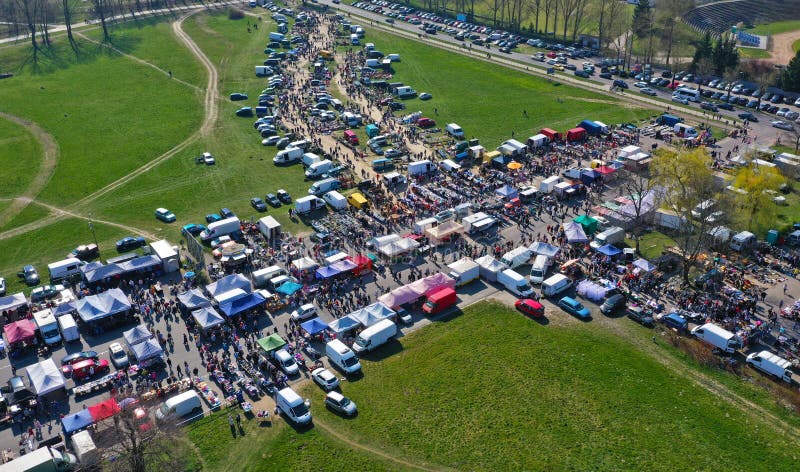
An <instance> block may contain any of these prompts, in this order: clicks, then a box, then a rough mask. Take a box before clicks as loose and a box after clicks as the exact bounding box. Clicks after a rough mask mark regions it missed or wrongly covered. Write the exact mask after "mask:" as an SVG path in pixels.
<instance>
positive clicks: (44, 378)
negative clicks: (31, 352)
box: [27, 359, 67, 396]
mask: <svg viewBox="0 0 800 472" xmlns="http://www.w3.org/2000/svg"><path fill="white" fill-rule="evenodd" d="M27 373H28V380H30V382H31V386H32V387H33V390H34V391H35V392H36V395H38V396H42V395H46V394H48V393H51V392H55V391H56V390H59V389H65V388H66V386H67V381H66V379H65V378H64V374H62V373H61V369H59V368H58V367H57V366H56V363H55V362H53V359H45V360H43V361H42V362H39V363H38V364H33V365H32V366H30V367H28V369H27Z"/></svg>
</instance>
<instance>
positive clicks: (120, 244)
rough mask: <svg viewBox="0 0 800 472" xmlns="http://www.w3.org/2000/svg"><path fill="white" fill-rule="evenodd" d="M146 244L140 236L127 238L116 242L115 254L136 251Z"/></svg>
mask: <svg viewBox="0 0 800 472" xmlns="http://www.w3.org/2000/svg"><path fill="white" fill-rule="evenodd" d="M145 244H147V241H145V239H144V238H143V237H141V236H128V237H125V238H122V239H120V240H119V241H117V243H116V246H117V252H128V251H133V250H134V249H138V248H140V247H142V246H144V245H145Z"/></svg>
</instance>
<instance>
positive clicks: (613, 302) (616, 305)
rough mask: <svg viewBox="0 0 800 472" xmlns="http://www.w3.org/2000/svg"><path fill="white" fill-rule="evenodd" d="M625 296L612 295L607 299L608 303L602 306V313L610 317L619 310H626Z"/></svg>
mask: <svg viewBox="0 0 800 472" xmlns="http://www.w3.org/2000/svg"><path fill="white" fill-rule="evenodd" d="M625 303H626V300H625V295H623V294H621V293H618V294H616V295H612V296H610V297H608V299H606V301H605V302H604V303H603V304H602V305H600V312H601V313H603V314H604V315H609V314H611V313H614V312H616V311H619V310H624V309H625Z"/></svg>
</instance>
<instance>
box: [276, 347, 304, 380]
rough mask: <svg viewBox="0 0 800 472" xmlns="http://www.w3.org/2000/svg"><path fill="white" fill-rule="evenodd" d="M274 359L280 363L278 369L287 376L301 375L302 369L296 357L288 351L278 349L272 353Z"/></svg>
mask: <svg viewBox="0 0 800 472" xmlns="http://www.w3.org/2000/svg"><path fill="white" fill-rule="evenodd" d="M272 358H273V359H275V360H276V361H278V367H280V369H281V370H282V371H284V372H285V373H286V375H290V376H291V375H297V374H299V373H300V367H298V366H297V362H295V360H294V357H292V355H291V354H289V352H288V351H287V350H286V349H278V350H277V351H273V352H272Z"/></svg>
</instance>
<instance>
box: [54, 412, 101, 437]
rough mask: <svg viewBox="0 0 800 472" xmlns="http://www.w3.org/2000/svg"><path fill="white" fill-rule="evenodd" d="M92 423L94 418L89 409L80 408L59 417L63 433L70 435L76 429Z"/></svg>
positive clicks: (86, 426)
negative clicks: (75, 411) (77, 410)
mask: <svg viewBox="0 0 800 472" xmlns="http://www.w3.org/2000/svg"><path fill="white" fill-rule="evenodd" d="M92 424H94V419H93V418H92V414H91V413H90V412H89V410H81V411H79V412H77V413H74V414H71V415H66V416H65V417H63V418H61V429H62V431H64V434H65V435H70V434H72V433H74V432H76V431H80V430H82V429H84V428H88V427H89V426H91V425H92Z"/></svg>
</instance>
